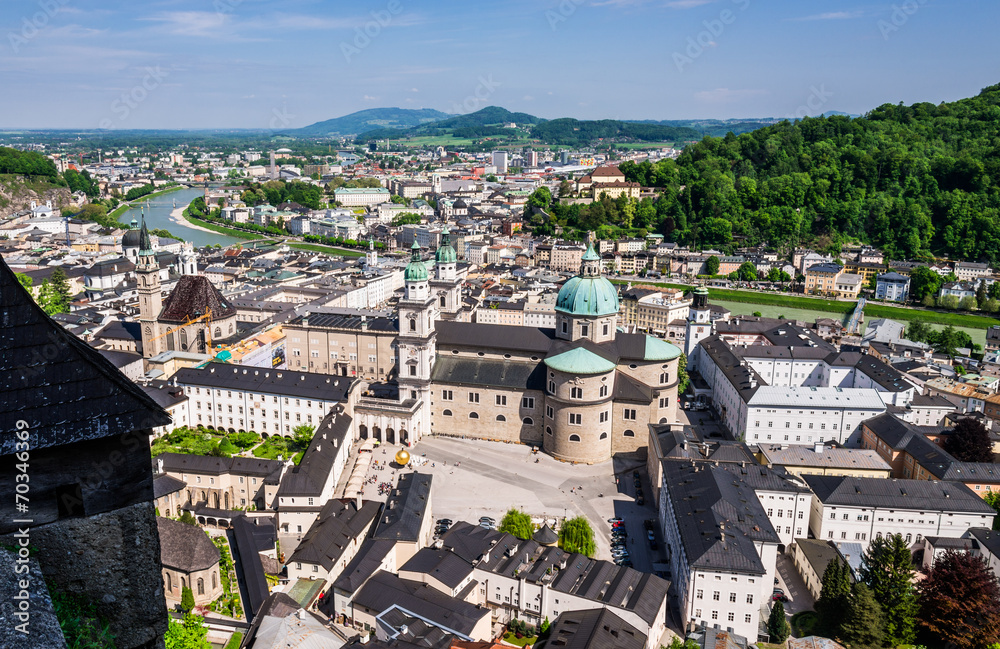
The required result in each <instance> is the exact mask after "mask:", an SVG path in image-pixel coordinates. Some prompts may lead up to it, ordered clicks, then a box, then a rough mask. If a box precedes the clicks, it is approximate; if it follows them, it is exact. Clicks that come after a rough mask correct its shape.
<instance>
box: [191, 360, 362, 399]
mask: <svg viewBox="0 0 1000 649" xmlns="http://www.w3.org/2000/svg"><path fill="white" fill-rule="evenodd" d="M174 379H176V381H177V383H179V384H180V385H192V386H199V387H208V388H213V389H222V390H245V391H247V392H260V393H263V394H277V395H281V396H284V397H301V398H304V399H314V400H318V401H342V400H343V399H344V397H345V396H346V395H347V392H348V390H349V389H350V387H351V383H352V382H353V379H350V378H345V377H337V376H331V375H329V374H316V373H313V372H299V371H295V370H271V369H263V368H256V367H243V366H240V365H229V364H227V363H209V364H207V365H205V366H204V367H203V368H200V369H199V368H195V367H185V368H182V369H180V370H178V372H177V373H176V374H175V375H174Z"/></svg>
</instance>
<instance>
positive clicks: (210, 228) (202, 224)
mask: <svg viewBox="0 0 1000 649" xmlns="http://www.w3.org/2000/svg"><path fill="white" fill-rule="evenodd" d="M188 207H190V205H188V206H185V207H184V209H182V210H181V218H183V219H184V220H185V221H186V222H187V224H188V226H189V227H191V228H192V229H195V228H197V229H198V230H203V231H205V232H213V233H215V234H224V235H226V236H227V237H233V238H234V239H243V240H245V241H254V240H256V239H263V238H265V237H264V236H263V235H260V234H254V233H253V232H246V231H244V230H234V229H233V228H227V227H223V226H221V225H216V224H214V223H209V222H207V221H203V220H202V219H197V218H195V217H193V216H191V214H190V213H188ZM172 215H173V212H171V216H172Z"/></svg>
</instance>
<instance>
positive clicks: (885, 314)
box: [613, 280, 1000, 329]
mask: <svg viewBox="0 0 1000 649" xmlns="http://www.w3.org/2000/svg"><path fill="white" fill-rule="evenodd" d="M613 281H615V283H618V284H624V283H625V282H622V281H618V280H613ZM652 285H653V286H663V287H667V288H679V289H684V290H689V289H690V288H691V287H690V286H683V285H680V284H666V283H655V282H654V283H652ZM708 293H709V300H711V299H713V298H714V299H716V300H726V301H729V302H740V303H743V304H760V305H767V306H783V307H789V308H796V309H809V310H812V311H825V312H827V313H837V314H840V315H844V314H846V313H850V312H851V311H853V310H854V306H855V304H854V302H846V301H840V300H825V299H822V298H813V297H805V296H802V295H788V294H785V293H753V292H750V291H733V290H729V289H721V288H710V289H708ZM865 318H867V319H871V318H891V319H893V320H903V321H905V322H924V323H927V324H939V325H945V326H947V325H951V326H953V327H967V328H970V329H986V328H988V327H991V326H993V325H995V324H1000V320H997V319H996V318H993V317H990V316H983V315H975V314H971V313H952V312H947V311H928V310H926V309H904V308H901V307H895V306H884V305H881V304H869V305H868V306H866V307H865Z"/></svg>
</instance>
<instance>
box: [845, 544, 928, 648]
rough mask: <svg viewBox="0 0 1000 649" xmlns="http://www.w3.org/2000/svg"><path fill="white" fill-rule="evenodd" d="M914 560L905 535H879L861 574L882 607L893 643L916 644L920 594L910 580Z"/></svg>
mask: <svg viewBox="0 0 1000 649" xmlns="http://www.w3.org/2000/svg"><path fill="white" fill-rule="evenodd" d="M911 562H912V557H911V555H910V549H909V548H908V547H907V545H906V542H905V541H903V536H902V535H901V534H893V535H892V536H885V537H882V536H877V537H875V538H874V539H872V541H871V543H870V544H869V545H868V550H867V552H865V556H864V560H863V562H862V564H861V570H860V573H859V577H860V578H861V581H863V582H864V583H865V585H867V586H868V588H870V589H871V593H872V595H873V596H874V597H875V601H877V602H878V603H879V605H880V606H881V607H882V612H883V613H884V617H885V636H886V639H888V640H890V641H891V642H892V644H893V645H901V644H912V643H913V640H914V636H915V634H916V630H915V629H916V620H915V616H916V614H917V594H916V591H915V590H914V588H913V583H912V582H911V581H910V578H911V575H912V573H913V571H912V569H911Z"/></svg>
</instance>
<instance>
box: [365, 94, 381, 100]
mask: <svg viewBox="0 0 1000 649" xmlns="http://www.w3.org/2000/svg"><path fill="white" fill-rule="evenodd" d="M362 99H364V100H365V101H378V97H373V96H371V95H365V96H364V97H362Z"/></svg>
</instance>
